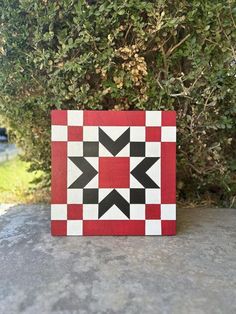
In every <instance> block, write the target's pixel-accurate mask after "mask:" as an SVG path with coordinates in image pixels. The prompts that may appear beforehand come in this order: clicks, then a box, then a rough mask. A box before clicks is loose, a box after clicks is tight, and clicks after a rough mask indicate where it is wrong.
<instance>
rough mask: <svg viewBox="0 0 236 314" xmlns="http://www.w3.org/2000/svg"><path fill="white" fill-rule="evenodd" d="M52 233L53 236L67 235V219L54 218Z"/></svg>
mask: <svg viewBox="0 0 236 314" xmlns="http://www.w3.org/2000/svg"><path fill="white" fill-rule="evenodd" d="M51 233H52V235H53V236H65V235H67V222H66V220H52V221H51Z"/></svg>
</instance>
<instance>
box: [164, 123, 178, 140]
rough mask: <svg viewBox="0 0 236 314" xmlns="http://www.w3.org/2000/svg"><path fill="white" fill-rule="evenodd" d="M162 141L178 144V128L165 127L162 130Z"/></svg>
mask: <svg viewBox="0 0 236 314" xmlns="http://www.w3.org/2000/svg"><path fill="white" fill-rule="evenodd" d="M161 141H162V142H176V127H175V126H163V127H162V128H161Z"/></svg>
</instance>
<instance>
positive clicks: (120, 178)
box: [99, 157, 130, 188]
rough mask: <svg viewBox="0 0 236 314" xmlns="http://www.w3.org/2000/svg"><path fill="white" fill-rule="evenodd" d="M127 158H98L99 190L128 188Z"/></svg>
mask: <svg viewBox="0 0 236 314" xmlns="http://www.w3.org/2000/svg"><path fill="white" fill-rule="evenodd" d="M129 176H130V165H129V157H100V158H99V187H100V188H129V186H130V184H129Z"/></svg>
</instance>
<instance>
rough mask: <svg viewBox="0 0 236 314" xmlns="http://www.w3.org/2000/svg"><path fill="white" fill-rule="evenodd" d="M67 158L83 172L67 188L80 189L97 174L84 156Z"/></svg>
mask: <svg viewBox="0 0 236 314" xmlns="http://www.w3.org/2000/svg"><path fill="white" fill-rule="evenodd" d="M69 159H70V160H71V161H72V162H73V163H74V164H75V165H76V166H77V167H78V168H79V169H80V170H81V171H82V172H83V173H82V174H81V175H80V176H79V177H78V178H77V179H76V180H75V181H74V182H73V183H72V184H71V185H70V186H69V187H68V189H82V188H84V187H85V186H86V185H87V184H88V183H89V182H90V181H91V180H92V179H93V178H94V177H95V176H96V175H97V173H98V172H97V170H96V169H94V167H93V166H92V165H91V164H90V163H89V162H88V161H87V160H86V159H85V158H84V157H69Z"/></svg>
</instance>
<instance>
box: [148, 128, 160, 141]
mask: <svg viewBox="0 0 236 314" xmlns="http://www.w3.org/2000/svg"><path fill="white" fill-rule="evenodd" d="M146 141H147V142H160V141H161V128H160V127H146Z"/></svg>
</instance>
